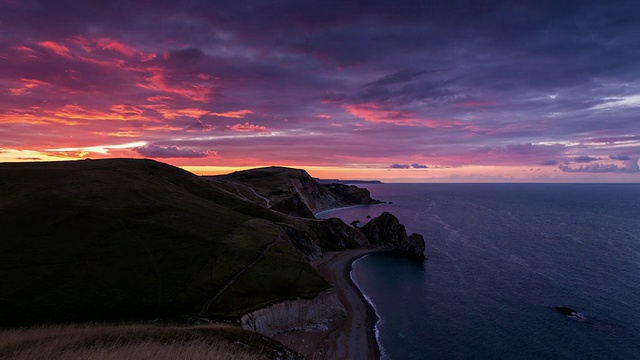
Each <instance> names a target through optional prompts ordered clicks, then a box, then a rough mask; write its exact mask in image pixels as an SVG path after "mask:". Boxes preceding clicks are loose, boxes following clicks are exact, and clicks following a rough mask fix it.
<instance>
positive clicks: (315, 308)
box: [240, 289, 346, 336]
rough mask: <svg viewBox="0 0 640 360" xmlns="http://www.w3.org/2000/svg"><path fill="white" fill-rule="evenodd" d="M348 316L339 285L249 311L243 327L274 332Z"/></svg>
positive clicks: (311, 326)
mask: <svg viewBox="0 0 640 360" xmlns="http://www.w3.org/2000/svg"><path fill="white" fill-rule="evenodd" d="M345 316H346V310H345V308H344V306H342V303H340V300H339V299H338V294H337V292H336V290H335V289H329V290H325V291H323V292H322V293H320V294H318V296H316V297H314V298H313V299H297V300H290V301H283V302H280V303H277V304H273V305H271V306H268V307H266V308H262V309H259V310H256V311H253V312H250V313H247V314H245V315H244V316H242V318H240V324H241V326H242V328H243V329H247V330H253V331H257V332H259V333H261V334H263V335H266V336H273V335H275V334H279V333H282V332H286V331H293V330H310V329H324V328H326V325H325V323H327V322H329V321H332V320H336V319H340V318H343V317H345Z"/></svg>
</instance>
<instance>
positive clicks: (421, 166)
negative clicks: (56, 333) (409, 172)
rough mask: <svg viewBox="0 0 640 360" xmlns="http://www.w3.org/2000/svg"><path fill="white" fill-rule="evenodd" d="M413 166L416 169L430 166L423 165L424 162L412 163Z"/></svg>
mask: <svg viewBox="0 0 640 360" xmlns="http://www.w3.org/2000/svg"><path fill="white" fill-rule="evenodd" d="M411 167H412V168H414V169H426V168H428V166H427V165H422V164H411Z"/></svg>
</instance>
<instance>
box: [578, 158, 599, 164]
mask: <svg viewBox="0 0 640 360" xmlns="http://www.w3.org/2000/svg"><path fill="white" fill-rule="evenodd" d="M595 160H598V159H597V158H594V157H591V156H576V157H574V158H573V161H575V162H577V163H581V164H582V163H589V162H592V161H595Z"/></svg>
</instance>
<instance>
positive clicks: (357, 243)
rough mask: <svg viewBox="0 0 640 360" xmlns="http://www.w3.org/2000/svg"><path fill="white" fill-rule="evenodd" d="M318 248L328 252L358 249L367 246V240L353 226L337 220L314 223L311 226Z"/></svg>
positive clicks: (331, 219)
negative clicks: (318, 243)
mask: <svg viewBox="0 0 640 360" xmlns="http://www.w3.org/2000/svg"><path fill="white" fill-rule="evenodd" d="M311 230H312V231H313V232H314V233H315V234H316V236H317V239H318V241H319V242H320V246H322V247H323V248H325V249H328V250H344V249H359V248H362V247H367V246H369V245H370V244H369V240H368V239H367V237H366V236H364V234H363V233H362V232H361V231H359V230H358V229H356V228H354V227H353V226H350V225H347V224H346V223H345V222H344V221H342V220H340V219H338V218H330V219H325V220H321V221H316V222H314V223H312V224H311Z"/></svg>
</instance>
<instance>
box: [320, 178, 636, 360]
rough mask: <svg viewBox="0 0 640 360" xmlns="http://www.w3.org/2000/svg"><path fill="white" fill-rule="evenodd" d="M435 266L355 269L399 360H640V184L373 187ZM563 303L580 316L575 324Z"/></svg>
mask: <svg viewBox="0 0 640 360" xmlns="http://www.w3.org/2000/svg"><path fill="white" fill-rule="evenodd" d="M367 187H368V188H369V190H371V192H372V195H373V196H374V197H375V198H379V199H382V200H387V201H392V202H393V204H391V205H380V206H372V207H359V208H351V209H343V210H335V211H332V212H330V213H326V214H324V215H322V216H323V217H329V216H334V217H340V218H342V219H344V220H346V221H347V222H351V221H353V220H361V221H362V222H363V223H364V222H366V221H367V219H366V216H367V215H371V216H376V215H378V214H379V213H381V212H382V211H384V210H388V211H390V212H391V213H393V214H395V215H396V216H397V217H398V218H399V219H400V221H401V222H403V223H404V224H405V225H406V227H407V230H408V231H409V232H419V233H422V234H423V235H425V239H426V241H427V248H426V256H427V258H428V260H427V261H426V262H425V263H424V264H420V263H415V262H412V261H409V260H407V259H405V258H401V257H396V256H393V255H390V254H376V255H370V256H367V257H365V258H362V259H360V260H358V261H357V262H356V263H355V264H354V269H353V272H352V277H353V278H354V280H355V282H356V283H357V284H358V286H359V287H360V288H361V290H362V291H363V292H364V293H365V294H366V296H367V297H368V298H369V299H370V301H371V302H372V303H373V304H374V307H375V308H376V312H377V314H378V316H379V317H380V320H379V321H378V323H377V325H376V326H377V329H378V336H379V342H380V344H381V347H382V351H383V356H384V357H386V358H388V359H640V185H595V184H590V185H577V184H572V185H566V184H382V185H368V186H367ZM554 306H569V307H572V308H574V309H577V310H578V311H579V312H580V313H581V314H583V316H584V317H585V318H586V319H585V320H583V321H577V320H573V319H571V318H567V317H564V316H562V315H561V314H559V313H557V312H556V311H555V310H554V309H553V307H554Z"/></svg>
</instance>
